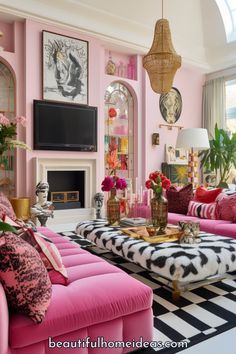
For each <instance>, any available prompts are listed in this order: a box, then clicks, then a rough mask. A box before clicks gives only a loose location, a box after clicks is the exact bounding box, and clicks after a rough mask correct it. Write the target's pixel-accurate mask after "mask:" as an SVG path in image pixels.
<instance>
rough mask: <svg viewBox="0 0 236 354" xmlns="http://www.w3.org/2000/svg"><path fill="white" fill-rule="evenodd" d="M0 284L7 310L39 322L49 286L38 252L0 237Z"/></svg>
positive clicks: (8, 236) (10, 237)
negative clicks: (10, 309) (7, 305)
mask: <svg viewBox="0 0 236 354" xmlns="http://www.w3.org/2000/svg"><path fill="white" fill-rule="evenodd" d="M0 281H1V283H2V284H3V287H4V290H5V293H6V296H7V300H8V303H9V305H10V307H11V308H12V309H14V310H16V311H17V312H20V313H23V314H25V315H28V316H29V317H30V318H32V320H33V321H34V322H36V323H40V322H42V320H43V318H44V316H45V313H46V311H47V308H48V306H49V303H50V299H51V293H52V284H51V282H50V279H49V276H48V273H47V270H46V268H45V266H44V264H43V262H42V260H41V258H40V256H39V254H38V252H37V251H36V250H35V249H34V248H33V247H32V246H31V245H29V244H28V243H27V242H25V241H24V240H22V239H21V238H20V237H19V236H17V235H14V234H11V233H7V234H3V235H2V236H0Z"/></svg>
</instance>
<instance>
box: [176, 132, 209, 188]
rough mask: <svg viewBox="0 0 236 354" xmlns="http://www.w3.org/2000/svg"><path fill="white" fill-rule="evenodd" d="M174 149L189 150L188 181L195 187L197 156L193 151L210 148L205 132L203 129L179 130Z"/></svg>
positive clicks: (196, 181)
mask: <svg viewBox="0 0 236 354" xmlns="http://www.w3.org/2000/svg"><path fill="white" fill-rule="evenodd" d="M176 148H184V149H191V153H190V154H189V157H188V181H189V183H192V184H193V186H194V187H196V185H197V184H198V156H197V154H196V153H194V150H206V149H209V148H210V144H209V138H208V133H207V130H206V129H203V128H189V129H181V130H180V131H179V133H178V136H177V142H176Z"/></svg>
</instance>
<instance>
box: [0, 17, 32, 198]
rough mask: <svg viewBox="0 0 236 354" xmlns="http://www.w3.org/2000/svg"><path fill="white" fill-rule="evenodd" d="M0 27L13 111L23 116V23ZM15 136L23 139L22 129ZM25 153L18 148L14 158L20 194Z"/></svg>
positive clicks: (23, 176)
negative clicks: (11, 83)
mask: <svg viewBox="0 0 236 354" xmlns="http://www.w3.org/2000/svg"><path fill="white" fill-rule="evenodd" d="M0 29H1V30H2V31H3V32H4V38H5V39H7V42H5V44H3V47H4V48H6V49H9V51H8V50H4V51H2V52H0V60H2V61H3V62H5V63H6V65H7V66H8V67H9V68H10V69H11V71H12V73H13V76H14V77H15V86H16V89H15V95H16V96H15V97H16V104H15V111H16V112H15V113H16V115H18V116H20V115H24V116H25V104H24V100H25V66H24V51H25V45H24V24H23V23H21V22H15V23H14V24H12V25H9V24H7V25H6V26H5V27H4V24H3V23H0ZM17 138H18V139H19V140H25V130H24V129H19V131H18V137H17ZM25 155H26V152H25V151H23V150H21V151H20V150H19V151H18V153H17V158H16V170H17V173H16V194H17V195H19V194H20V195H21V196H24V195H26V185H25V183H22V181H24V180H25V177H26V164H25V162H26V159H25Z"/></svg>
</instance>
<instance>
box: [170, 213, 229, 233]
mask: <svg viewBox="0 0 236 354" xmlns="http://www.w3.org/2000/svg"><path fill="white" fill-rule="evenodd" d="M180 220H187V221H188V220H189V221H195V222H199V223H200V229H201V231H205V232H209V233H212V234H216V235H222V236H229V237H233V238H236V224H235V223H233V222H232V221H226V220H209V219H200V218H197V217H195V216H188V215H183V214H176V213H168V222H169V223H170V224H177V223H178V222H179V221H180Z"/></svg>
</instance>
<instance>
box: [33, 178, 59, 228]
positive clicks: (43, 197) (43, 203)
mask: <svg viewBox="0 0 236 354" xmlns="http://www.w3.org/2000/svg"><path fill="white" fill-rule="evenodd" d="M48 191H49V184H48V183H47V182H43V181H41V182H39V183H38V184H37V186H36V190H35V194H36V195H37V197H38V201H37V203H36V204H34V205H33V206H32V207H31V214H32V215H33V216H36V217H37V218H38V219H39V221H40V223H41V226H45V224H46V221H47V219H48V218H49V217H52V218H53V210H54V207H53V204H52V202H50V201H48V200H47V198H48Z"/></svg>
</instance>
